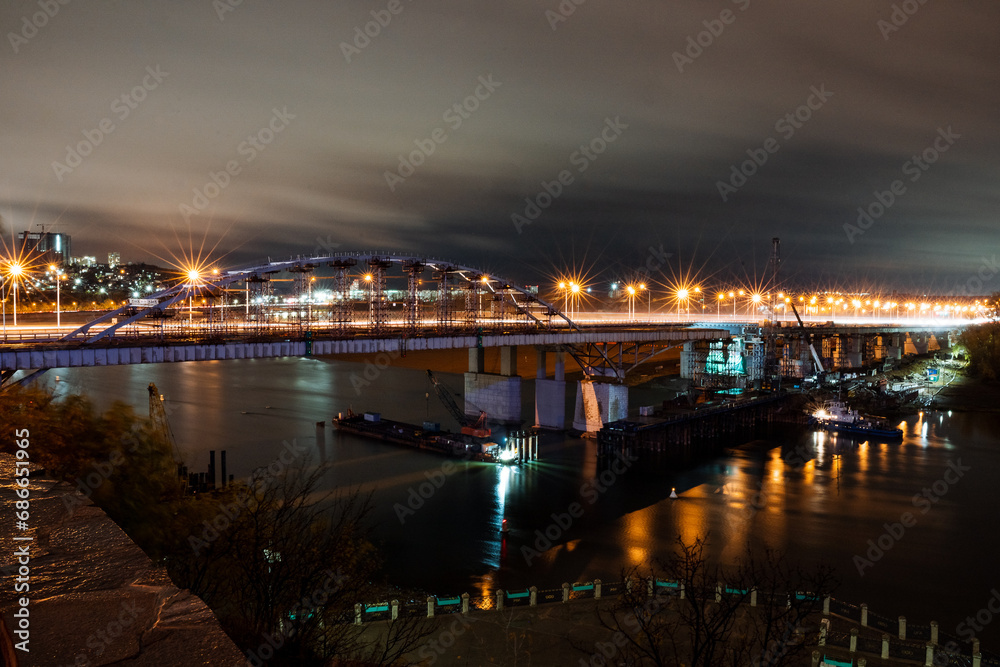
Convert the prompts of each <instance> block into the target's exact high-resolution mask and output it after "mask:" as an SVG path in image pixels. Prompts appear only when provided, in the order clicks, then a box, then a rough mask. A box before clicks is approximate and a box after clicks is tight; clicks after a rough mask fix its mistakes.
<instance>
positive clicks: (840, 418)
mask: <svg viewBox="0 0 1000 667" xmlns="http://www.w3.org/2000/svg"><path fill="white" fill-rule="evenodd" d="M811 422H812V423H813V424H817V425H819V426H820V427H821V428H825V429H827V430H830V431H839V432H842V433H856V434H859V435H869V436H873V437H877V438H888V439H901V438H902V437H903V431H902V430H901V429H898V428H893V427H892V426H890V425H889V424H888V423H887V422H886V420H885V418H884V417H875V416H872V415H863V414H861V413H859V412H858V411H857V410H851V409H850V408H849V407H847V406H846V405H845V404H844V403H843V402H841V401H829V402H827V403H826V404H824V405H823V407H822V408H820V409H819V410H817V411H816V412H814V413H812V419H811Z"/></svg>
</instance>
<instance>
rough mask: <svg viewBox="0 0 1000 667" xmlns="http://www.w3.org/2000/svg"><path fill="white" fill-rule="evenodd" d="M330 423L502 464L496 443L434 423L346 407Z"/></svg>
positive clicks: (369, 435)
mask: <svg viewBox="0 0 1000 667" xmlns="http://www.w3.org/2000/svg"><path fill="white" fill-rule="evenodd" d="M333 425H334V427H335V428H336V429H338V430H340V431H345V432H347V433H353V434H354V435H360V436H364V437H367V438H374V439H376V440H383V441H385V442H391V443H394V444H397V445H406V446H408V447H414V448H416V449H424V450H429V451H433V452H437V453H438V454H444V455H445V456H450V457H453V458H461V459H465V460H468V461H482V462H484V463H506V462H507V461H506V460H504V458H503V457H501V456H500V454H501V451H500V445H498V444H497V443H495V442H481V441H479V439H477V438H472V437H469V436H465V435H457V434H453V433H449V432H447V431H438V430H436V428H437V424H431V423H430V422H426V423H425V424H424V425H423V426H418V425H416V424H407V423H404V422H397V421H393V420H391V419H383V418H382V415H380V414H379V413H377V412H365V413H363V414H360V415H359V414H355V413H354V411H353V410H348V411H347V414H346V415H344V414H343V413H340V414H338V415H337V417H336V418H334V419H333Z"/></svg>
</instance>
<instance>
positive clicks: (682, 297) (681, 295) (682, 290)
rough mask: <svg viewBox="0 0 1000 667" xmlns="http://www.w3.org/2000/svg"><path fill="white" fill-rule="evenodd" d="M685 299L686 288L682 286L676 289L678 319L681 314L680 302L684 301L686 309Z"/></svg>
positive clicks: (686, 298)
mask: <svg viewBox="0 0 1000 667" xmlns="http://www.w3.org/2000/svg"><path fill="white" fill-rule="evenodd" d="M687 300H688V291H687V289H686V288H684V287H682V288H680V289H679V290H677V318H678V319H680V316H681V302H682V301H683V302H684V307H685V311H686V310H687Z"/></svg>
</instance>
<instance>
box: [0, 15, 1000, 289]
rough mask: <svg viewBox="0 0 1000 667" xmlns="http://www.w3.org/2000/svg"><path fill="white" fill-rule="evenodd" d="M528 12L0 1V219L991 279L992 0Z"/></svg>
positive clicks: (429, 250) (309, 245) (879, 277)
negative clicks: (2, 93) (2, 91)
mask: <svg viewBox="0 0 1000 667" xmlns="http://www.w3.org/2000/svg"><path fill="white" fill-rule="evenodd" d="M390 5H391V7H390ZM550 5H551V6H550ZM550 5H547V4H542V5H527V4H523V5H522V4H518V5H513V6H505V7H504V8H503V10H501V9H499V8H496V7H477V8H475V9H468V8H464V7H459V6H458V5H456V4H454V3H449V2H444V1H442V0H435V1H428V2H424V3H421V4H410V3H408V2H393V1H389V2H375V3H366V4H362V3H356V2H353V3H348V4H346V5H343V6H337V7H320V6H313V5H310V4H306V3H299V4H297V5H292V6H288V5H285V6H283V7H282V8H277V7H270V6H266V5H263V4H255V3H250V2H244V3H241V4H236V3H227V2H219V3H214V4H211V3H210V4H206V3H195V2H186V3H180V4H173V5H171V6H170V7H162V6H157V5H155V4H153V3H150V2H138V3H130V4H128V5H124V4H121V3H117V2H103V3H95V4H92V5H86V6H84V5H75V4H70V5H62V4H58V3H57V4H55V5H53V7H54V8H55V9H52V8H50V9H49V10H48V13H45V11H46V10H45V9H44V8H43V7H42V6H41V5H40V4H38V3H22V4H20V5H14V6H5V7H4V8H3V9H2V10H0V25H3V26H5V28H6V30H5V31H4V33H5V35H6V40H5V41H6V42H7V43H6V44H5V45H4V50H3V55H2V56H0V59H2V60H3V62H4V68H5V71H7V72H9V75H10V77H11V81H12V83H13V86H14V89H15V90H18V91H21V93H22V94H19V95H11V96H7V97H6V98H5V99H4V100H3V101H0V108H2V109H3V111H4V116H5V118H7V119H8V123H6V124H5V127H4V129H3V130H2V131H0V146H2V147H3V151H0V161H2V162H0V164H3V166H4V170H3V173H4V174H5V176H4V177H3V178H2V179H0V231H2V233H3V236H4V239H5V241H7V242H8V243H9V242H10V239H11V238H12V237H13V238H16V234H17V233H18V232H20V231H25V230H32V231H33V230H35V229H37V227H36V226H37V225H42V224H43V225H46V228H47V229H52V230H54V231H57V232H61V233H65V234H69V235H72V236H74V237H75V238H76V240H75V244H77V245H78V246H79V248H80V253H79V254H81V255H97V256H98V257H100V256H101V254H102V253H103V252H106V251H105V250H103V249H104V248H108V247H112V246H113V247H114V248H116V249H117V250H119V251H120V252H121V253H122V259H123V260H124V261H148V262H151V263H158V262H159V263H162V260H163V258H165V257H173V256H175V255H178V254H181V253H185V252H190V253H192V254H194V253H197V252H199V251H204V250H211V249H213V248H215V252H214V253H213V254H212V258H213V259H215V260H216V261H218V262H219V263H220V264H222V265H225V266H237V265H240V264H246V263H249V262H251V261H254V260H256V259H259V258H263V257H267V256H272V257H275V258H281V257H287V256H289V255H299V254H309V253H312V252H314V251H316V250H318V251H320V252H333V253H335V252H338V251H348V250H385V251H397V252H406V253H413V254H425V255H428V256H436V257H443V258H446V259H453V260H456V261H462V262H464V263H466V264H469V265H476V266H483V267H484V268H485V269H488V270H497V271H502V272H503V273H505V274H507V275H513V276H518V277H520V278H522V279H523V281H524V282H525V283H533V282H542V281H543V280H544V279H546V277H547V276H551V275H553V274H555V273H557V272H558V271H562V270H565V269H572V268H575V269H581V270H584V271H593V272H596V273H598V274H600V275H602V276H608V277H612V276H615V275H620V274H621V273H623V272H626V271H629V270H637V269H640V268H641V267H643V266H648V265H649V264H650V260H652V264H654V265H656V266H657V269H656V270H657V271H662V272H663V276H662V277H661V281H665V280H668V279H670V278H671V277H672V276H675V275H677V274H678V273H680V274H686V273H689V272H690V273H694V274H696V275H699V276H703V277H705V278H707V279H711V278H715V279H718V280H724V279H729V278H732V277H736V278H746V279H754V278H759V277H760V276H761V275H763V274H765V273H766V271H767V258H768V255H769V250H770V247H769V240H770V238H771V237H774V236H778V237H781V238H782V242H783V266H782V269H783V272H784V273H783V275H784V276H785V277H786V278H788V279H790V280H793V281H796V282H798V283H800V284H805V285H808V284H814V285H823V284H826V285H829V286H831V287H842V288H853V287H856V286H857V285H859V284H867V285H872V284H876V285H880V286H884V287H885V288H886V289H900V290H913V291H922V292H933V293H940V294H949V293H956V292H959V291H961V290H962V289H963V288H965V290H966V292H967V293H981V294H990V293H992V292H994V291H997V290H998V289H1000V287H996V286H991V285H992V283H991V281H994V280H996V274H997V269H996V260H995V257H994V256H993V253H992V252H990V251H989V246H988V244H987V242H986V241H987V239H988V237H987V234H989V233H990V232H992V231H993V230H994V229H995V228H996V218H995V210H996V203H997V196H996V188H995V185H994V183H995V181H996V178H995V176H996V166H995V160H994V159H993V156H995V155H996V154H997V149H998V145H997V144H998V136H1000V127H998V121H997V119H996V118H995V117H994V116H995V114H994V113H993V110H994V109H996V108H997V102H998V101H1000V100H998V99H997V98H998V93H997V86H996V85H992V84H995V83H996V79H997V76H998V75H997V73H996V71H995V67H993V63H995V61H996V56H997V55H998V54H997V51H998V46H997V44H996V41H995V39H993V38H992V37H991V35H990V32H989V30H990V26H991V25H995V24H996V22H997V19H1000V9H998V8H995V7H992V6H977V5H976V4H975V3H972V2H958V3H952V4H950V5H947V6H945V5H934V4H920V3H918V2H916V0H910V1H909V2H902V3H881V4H879V3H876V4H874V5H871V4H868V3H861V2H852V3H848V4H840V5H837V6H829V5H823V4H818V3H815V4H810V5H801V4H800V3H779V4H772V5H770V6H763V5H758V4H757V3H753V2H750V1H749V0H738V1H734V2H720V3H718V4H717V5H714V6H705V5H704V4H701V3H695V2H690V1H689V2H679V3H674V4H673V5H671V6H670V7H669V8H668V7H659V6H656V5H653V4H649V3H635V4H634V5H630V6H628V7H624V8H622V7H618V6H616V7H611V6H606V5H602V4H600V3H596V2H590V3H584V4H579V5H577V4H575V3H568V2H566V3H562V4H559V3H555V2H553V3H550ZM289 7H290V8H289ZM38 12H43V14H42V15H41V17H39V14H38ZM179 45H182V46H179ZM83 153H86V155H84V154H83ZM984 276H985V277H984ZM970 281H972V282H971V285H970ZM977 284H981V285H982V287H980V288H979V289H978V290H977V289H972V290H969V287H972V288H975V287H976V285H977ZM998 285H1000V283H998Z"/></svg>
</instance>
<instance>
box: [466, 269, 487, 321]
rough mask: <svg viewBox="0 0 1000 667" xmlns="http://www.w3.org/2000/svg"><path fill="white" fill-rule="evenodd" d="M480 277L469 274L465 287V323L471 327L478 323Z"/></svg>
mask: <svg viewBox="0 0 1000 667" xmlns="http://www.w3.org/2000/svg"><path fill="white" fill-rule="evenodd" d="M482 279H483V276H481V275H474V276H471V277H470V278H469V284H468V285H466V289H465V324H466V326H468V327H470V328H472V329H475V328H476V326H477V325H478V324H479V293H480V289H481V288H482V285H483V284H482Z"/></svg>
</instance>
